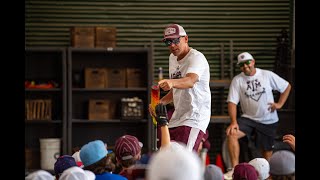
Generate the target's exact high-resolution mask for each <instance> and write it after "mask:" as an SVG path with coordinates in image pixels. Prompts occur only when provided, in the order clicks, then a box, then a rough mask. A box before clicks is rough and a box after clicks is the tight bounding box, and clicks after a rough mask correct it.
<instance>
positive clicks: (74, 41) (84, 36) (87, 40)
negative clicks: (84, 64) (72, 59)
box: [71, 27, 95, 48]
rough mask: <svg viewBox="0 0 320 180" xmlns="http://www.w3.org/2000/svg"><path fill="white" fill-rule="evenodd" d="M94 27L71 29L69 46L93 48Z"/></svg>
mask: <svg viewBox="0 0 320 180" xmlns="http://www.w3.org/2000/svg"><path fill="white" fill-rule="evenodd" d="M94 39H95V28H94V27H72V28H71V46H72V47H82V48H94V42H95V40H94Z"/></svg>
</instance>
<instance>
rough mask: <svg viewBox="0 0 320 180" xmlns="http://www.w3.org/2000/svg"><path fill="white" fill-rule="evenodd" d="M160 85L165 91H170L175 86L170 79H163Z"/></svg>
mask: <svg viewBox="0 0 320 180" xmlns="http://www.w3.org/2000/svg"><path fill="white" fill-rule="evenodd" d="M158 84H159V87H160V88H162V89H163V90H164V91H169V90H170V89H172V88H173V83H172V81H171V80H170V79H163V80H161V81H159V82H158Z"/></svg>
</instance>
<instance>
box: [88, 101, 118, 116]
mask: <svg viewBox="0 0 320 180" xmlns="http://www.w3.org/2000/svg"><path fill="white" fill-rule="evenodd" d="M115 109H116V108H115V105H114V103H111V101H109V100H106V99H90V100H89V120H107V119H112V118H114V115H115Z"/></svg>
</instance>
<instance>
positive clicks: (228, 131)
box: [226, 123, 239, 135]
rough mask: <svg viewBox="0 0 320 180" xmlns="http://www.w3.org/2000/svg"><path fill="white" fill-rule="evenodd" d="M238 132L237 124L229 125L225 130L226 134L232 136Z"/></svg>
mask: <svg viewBox="0 0 320 180" xmlns="http://www.w3.org/2000/svg"><path fill="white" fill-rule="evenodd" d="M238 131H239V125H238V123H231V124H230V125H229V126H228V127H227V129H226V134H227V135H232V134H235V133H237V132H238Z"/></svg>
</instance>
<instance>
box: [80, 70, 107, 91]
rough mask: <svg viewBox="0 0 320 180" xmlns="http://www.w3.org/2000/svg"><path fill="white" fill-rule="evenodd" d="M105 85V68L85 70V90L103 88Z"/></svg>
mask: <svg viewBox="0 0 320 180" xmlns="http://www.w3.org/2000/svg"><path fill="white" fill-rule="evenodd" d="M107 84H108V78H107V70H106V69H105V68H85V88H105V87H106V86H107Z"/></svg>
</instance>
